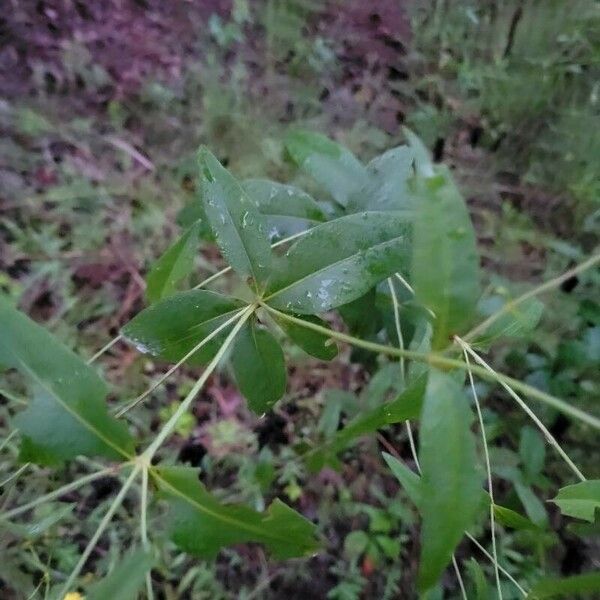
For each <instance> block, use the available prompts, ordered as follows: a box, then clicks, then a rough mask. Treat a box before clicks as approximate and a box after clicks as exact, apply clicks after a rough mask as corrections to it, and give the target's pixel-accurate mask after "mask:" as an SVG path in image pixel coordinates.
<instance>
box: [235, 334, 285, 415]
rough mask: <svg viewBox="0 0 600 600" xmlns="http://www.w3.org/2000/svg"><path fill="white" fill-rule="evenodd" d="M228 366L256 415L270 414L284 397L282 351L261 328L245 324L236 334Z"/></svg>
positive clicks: (283, 361) (271, 336)
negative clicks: (230, 367) (276, 403)
mask: <svg viewBox="0 0 600 600" xmlns="http://www.w3.org/2000/svg"><path fill="white" fill-rule="evenodd" d="M231 362H232V365H233V372H234V375H235V380H236V382H237V384H238V387H239V388H240V392H242V394H243V395H244V397H245V398H246V399H247V400H248V406H249V407H250V408H251V409H252V410H253V411H254V412H255V413H257V414H262V413H264V412H266V411H267V410H269V409H270V408H271V407H272V406H273V405H274V404H275V402H277V400H279V398H281V396H283V394H284V393H285V385H286V378H287V373H286V369H285V359H284V357H283V351H282V349H281V346H280V345H279V343H278V342H277V340H276V339H275V338H274V337H273V335H272V334H271V333H270V332H269V331H268V330H267V329H265V328H264V327H259V326H257V325H256V324H255V323H252V324H247V325H246V326H244V327H243V329H242V330H241V331H240V333H239V334H238V336H237V338H236V340H235V345H234V347H233V352H232V354H231Z"/></svg>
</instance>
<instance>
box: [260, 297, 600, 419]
mask: <svg viewBox="0 0 600 600" xmlns="http://www.w3.org/2000/svg"><path fill="white" fill-rule="evenodd" d="M260 304H261V306H262V307H263V308H265V309H266V310H268V311H270V312H272V313H274V314H276V315H277V316H278V317H280V318H281V319H285V320H287V321H289V322H290V323H295V324H296V325H300V326H301V327H305V328H307V329H312V330H313V331H317V332H318V333H321V334H322V335H324V336H326V337H330V338H334V339H337V340H339V341H341V342H345V343H347V344H352V345H353V346H358V347H359V348H364V349H365V350H370V351H371V352H379V353H382V354H387V355H389V356H396V357H399V356H404V357H405V358H408V359H410V360H416V361H418V362H423V363H427V364H429V365H432V366H434V367H448V368H453V369H454V368H456V369H465V368H466V367H465V363H464V362H463V361H462V360H456V359H454V358H448V357H447V356H443V355H442V354H436V353H433V352H430V353H422V352H414V351H412V350H400V349H399V348H393V347H391V346H385V345H383V344H377V343H375V342H368V341H366V340H361V339H359V338H356V337H353V336H351V335H347V334H345V333H342V332H340V331H335V330H332V329H328V328H327V327H321V326H320V325H318V324H317V323H311V322H310V321H304V320H302V319H297V318H296V317H293V316H292V315H288V314H286V313H283V312H281V311H279V310H276V309H274V308H272V307H271V306H269V305H268V304H265V303H264V302H261V303H260ZM471 369H472V370H473V373H475V374H476V375H479V376H480V377H482V378H483V379H487V380H491V381H495V382H498V383H500V384H502V385H504V384H506V385H510V386H512V387H513V388H515V389H517V390H519V391H521V392H523V393H524V394H526V395H528V396H530V397H532V398H535V399H536V400H539V401H540V402H544V403H545V404H548V405H549V406H552V407H553V408H555V409H556V410H559V411H560V412H562V413H564V414H566V415H569V416H571V417H573V418H574V419H578V420H580V421H582V422H584V423H586V424H587V425H590V426H591V427H593V428H594V429H599V430H600V419H598V418H597V417H595V416H593V415H590V414H588V413H586V412H584V411H582V410H580V409H578V408H575V407H573V406H570V405H569V404H567V403H566V402H565V401H564V400H560V399H559V398H555V397H554V396H552V395H550V394H547V393H546V392H542V391H541V390H538V389H537V388H534V387H532V386H530V385H527V384H526V383H523V382H522V381H519V380H518V379H513V378H512V377H509V376H508V375H504V374H502V373H499V372H497V371H493V370H492V371H488V370H487V369H485V368H483V367H479V366H477V365H471Z"/></svg>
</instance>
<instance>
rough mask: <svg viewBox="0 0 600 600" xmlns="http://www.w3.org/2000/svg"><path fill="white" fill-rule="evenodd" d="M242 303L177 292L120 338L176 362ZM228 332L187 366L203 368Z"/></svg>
mask: <svg viewBox="0 0 600 600" xmlns="http://www.w3.org/2000/svg"><path fill="white" fill-rule="evenodd" d="M243 306H244V304H243V302H240V301H239V300H235V299H234V298H229V297H227V296H223V295H221V294H217V293H215V292H209V291H207V290H190V291H189V292H179V293H177V294H174V295H173V296H170V297H169V298H166V299H165V300H161V301H160V302H157V303H156V304H153V305H152V306H150V307H149V308H147V309H145V310H143V311H142V312H141V313H139V314H138V315H137V316H135V317H134V318H133V319H132V320H131V321H129V323H127V325H125V327H123V329H122V334H123V335H124V336H125V338H126V339H128V340H129V341H130V342H132V343H133V344H135V346H136V347H137V349H138V350H139V351H140V352H143V353H145V354H151V355H152V356H156V357H159V358H162V359H164V360H167V361H172V362H177V361H179V360H181V359H182V358H183V357H184V356H185V355H186V354H188V353H189V352H191V351H192V350H193V349H194V347H196V346H197V345H198V344H199V343H200V342H201V341H202V340H203V339H204V338H205V337H206V336H208V335H209V334H210V333H212V332H213V331H214V330H215V329H217V327H219V326H220V325H222V324H223V323H224V322H225V321H227V320H228V319H230V318H231V317H232V316H233V314H234V312H235V311H236V310H239V309H240V308H242V307H243ZM226 335H227V328H226V329H225V330H223V331H222V332H221V333H219V334H218V335H217V336H215V337H214V338H213V339H212V340H210V341H209V342H208V343H207V344H205V345H204V346H203V347H202V348H200V349H199V350H198V351H197V352H195V353H194V354H193V355H192V356H191V357H190V358H189V359H188V361H187V362H188V363H190V364H206V363H207V362H208V361H210V359H211V358H213V356H214V355H215V354H216V353H217V351H218V350H219V348H220V346H221V344H222V343H223V340H224V339H225V337H226Z"/></svg>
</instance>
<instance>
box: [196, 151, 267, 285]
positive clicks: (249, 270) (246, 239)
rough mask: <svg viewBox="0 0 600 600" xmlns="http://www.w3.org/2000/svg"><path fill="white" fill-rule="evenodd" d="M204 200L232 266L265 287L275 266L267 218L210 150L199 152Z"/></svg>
mask: <svg viewBox="0 0 600 600" xmlns="http://www.w3.org/2000/svg"><path fill="white" fill-rule="evenodd" d="M198 160H199V163H200V175H201V179H202V183H201V185H202V201H203V203H204V210H205V212H206V217H207V219H208V220H209V222H210V226H211V228H212V230H213V232H214V234H215V238H216V242H217V244H218V245H219V248H221V252H223V255H224V256H225V258H226V259H227V262H229V264H230V265H231V267H232V268H233V269H234V271H236V272H237V273H238V274H239V275H241V276H242V277H249V278H251V279H252V280H253V281H254V282H255V284H256V285H258V286H261V285H262V284H263V283H264V281H265V280H266V278H267V276H268V274H269V272H270V267H271V245H270V244H269V240H268V238H267V235H266V228H265V223H264V217H263V216H262V215H261V214H260V213H259V212H258V210H257V208H256V205H255V203H254V202H252V201H251V200H250V198H248V196H247V194H246V193H245V192H244V190H243V189H242V187H241V186H240V184H239V183H238V182H237V181H236V179H235V178H234V177H233V176H232V175H231V174H230V173H229V171H227V169H225V168H224V167H223V166H222V165H221V163H220V162H219V161H218V160H217V159H216V158H215V157H214V156H213V155H212V154H211V153H210V152H209V151H208V150H207V149H206V148H201V149H200V151H199V152H198Z"/></svg>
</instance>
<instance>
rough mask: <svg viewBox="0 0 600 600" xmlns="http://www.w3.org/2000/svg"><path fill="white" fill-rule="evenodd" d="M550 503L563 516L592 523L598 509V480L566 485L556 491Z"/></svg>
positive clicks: (599, 483)
mask: <svg viewBox="0 0 600 600" xmlns="http://www.w3.org/2000/svg"><path fill="white" fill-rule="evenodd" d="M552 502H554V504H556V505H558V507H559V508H560V512H561V513H562V514H563V515H568V516H569V517H575V518H576V519H583V520H584V521H589V522H590V523H593V522H594V518H595V515H596V509H598V508H600V479H589V480H588V481H582V482H581V483H575V484H573V485H567V486H566V487H564V488H561V489H560V490H558V494H557V495H556V498H553V500H552Z"/></svg>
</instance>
